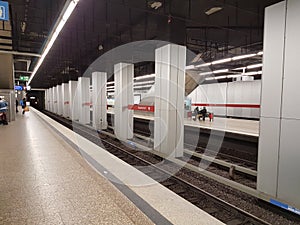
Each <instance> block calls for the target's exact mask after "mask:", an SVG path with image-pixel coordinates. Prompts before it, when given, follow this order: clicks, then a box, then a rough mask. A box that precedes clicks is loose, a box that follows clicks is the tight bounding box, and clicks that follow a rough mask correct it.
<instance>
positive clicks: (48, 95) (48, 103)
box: [46, 89, 50, 111]
mask: <svg viewBox="0 0 300 225" xmlns="http://www.w3.org/2000/svg"><path fill="white" fill-rule="evenodd" d="M46 105H47V110H48V111H50V89H47V102H46Z"/></svg>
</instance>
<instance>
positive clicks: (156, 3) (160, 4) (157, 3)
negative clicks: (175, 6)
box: [150, 1, 162, 10]
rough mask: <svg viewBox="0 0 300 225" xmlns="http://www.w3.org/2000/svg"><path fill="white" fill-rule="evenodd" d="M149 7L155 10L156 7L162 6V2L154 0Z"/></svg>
mask: <svg viewBox="0 0 300 225" xmlns="http://www.w3.org/2000/svg"><path fill="white" fill-rule="evenodd" d="M150 7H151V8H152V9H155V10H157V9H158V8H160V7H162V3H161V2H158V1H155V2H152V3H151V4H150Z"/></svg>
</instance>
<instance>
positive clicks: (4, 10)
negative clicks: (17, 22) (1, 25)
mask: <svg viewBox="0 0 300 225" xmlns="http://www.w3.org/2000/svg"><path fill="white" fill-rule="evenodd" d="M0 20H4V21H8V20H9V7H8V2H3V1H0Z"/></svg>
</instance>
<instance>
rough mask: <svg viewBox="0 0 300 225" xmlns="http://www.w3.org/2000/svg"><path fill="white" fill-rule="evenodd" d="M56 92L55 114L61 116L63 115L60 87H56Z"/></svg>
mask: <svg viewBox="0 0 300 225" xmlns="http://www.w3.org/2000/svg"><path fill="white" fill-rule="evenodd" d="M56 91H57V114H58V115H60V116H62V114H63V99H62V97H63V96H62V86H61V85H57V87H56Z"/></svg>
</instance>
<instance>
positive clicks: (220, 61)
mask: <svg viewBox="0 0 300 225" xmlns="http://www.w3.org/2000/svg"><path fill="white" fill-rule="evenodd" d="M231 60H232V58H227V59H220V60H216V61H213V62H212V63H211V64H212V65H216V64H221V63H226V62H230V61H231Z"/></svg>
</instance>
